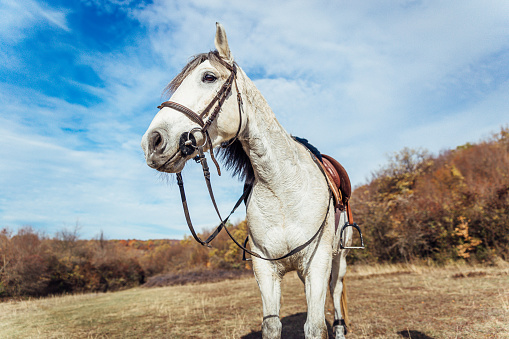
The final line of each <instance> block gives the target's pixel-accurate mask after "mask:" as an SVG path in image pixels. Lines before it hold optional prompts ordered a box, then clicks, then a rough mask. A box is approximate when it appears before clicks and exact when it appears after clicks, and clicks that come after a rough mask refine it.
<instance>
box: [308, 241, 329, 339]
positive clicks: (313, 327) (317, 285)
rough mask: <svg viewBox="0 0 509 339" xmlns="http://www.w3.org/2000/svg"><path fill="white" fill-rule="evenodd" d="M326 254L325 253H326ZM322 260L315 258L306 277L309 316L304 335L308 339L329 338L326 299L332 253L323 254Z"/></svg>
mask: <svg viewBox="0 0 509 339" xmlns="http://www.w3.org/2000/svg"><path fill="white" fill-rule="evenodd" d="M324 252H325V251H324ZM322 254H323V257H322V260H318V258H317V256H316V255H315V258H313V261H315V260H316V262H311V265H310V267H309V269H308V271H307V272H306V274H305V275H304V276H305V278H304V280H305V289H306V301H307V306H308V314H307V319H306V323H305V324H304V334H305V336H306V339H310V338H320V339H324V338H325V339H326V338H328V333H327V325H326V324H325V298H326V296H327V283H328V281H329V279H328V278H329V277H330V272H331V264H330V262H331V260H330V259H326V258H327V257H328V258H330V256H331V253H330V252H327V253H322Z"/></svg>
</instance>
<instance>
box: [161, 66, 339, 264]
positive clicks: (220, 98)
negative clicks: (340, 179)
mask: <svg viewBox="0 0 509 339" xmlns="http://www.w3.org/2000/svg"><path fill="white" fill-rule="evenodd" d="M219 61H220V63H221V64H222V65H223V66H225V67H226V68H227V69H228V70H230V72H231V73H230V76H229V77H228V79H227V80H226V81H225V83H224V84H223V86H222V87H221V89H220V90H219V91H218V92H217V94H216V96H215V97H214V98H213V99H212V101H211V102H210V103H209V104H208V105H207V107H206V108H205V109H204V110H203V111H202V112H201V113H200V114H197V113H196V112H194V111H193V110H191V109H189V108H187V107H186V106H184V105H182V104H179V103H177V102H173V101H165V102H163V103H162V104H161V105H159V106H158V107H157V108H159V109H162V108H164V107H168V108H172V109H174V110H177V111H179V112H180V113H183V114H184V115H186V116H187V117H188V118H189V119H191V120H192V121H193V122H195V123H197V124H198V125H199V126H200V127H194V128H192V129H191V130H190V131H189V132H184V133H183V134H182V135H181V136H180V141H179V148H180V152H181V153H182V155H184V156H189V155H191V154H193V153H194V152H195V151H196V150H197V151H198V155H197V156H196V157H195V158H194V160H195V161H196V162H199V163H201V166H202V169H203V176H204V178H205V183H206V185H207V189H208V191H209V195H210V199H211V200H212V204H213V205H214V209H215V210H216V213H217V216H218V217H219V220H220V221H221V223H220V224H219V226H218V227H217V228H216V229H215V231H214V232H213V233H212V234H211V235H210V236H209V237H208V238H207V239H206V240H202V239H201V238H200V237H199V236H198V234H197V233H196V231H195V230H194V227H193V223H192V221H191V215H190V213H189V208H188V205H187V199H186V192H185V189H184V180H183V179H182V173H181V172H178V173H177V183H178V186H179V191H180V197H181V200H182V208H183V209H184V215H185V217H186V222H187V226H188V227H189V230H190V231H191V234H192V235H193V238H194V239H195V240H196V241H197V242H198V243H200V244H201V245H203V246H207V247H211V246H210V245H209V243H210V242H211V241H212V240H214V238H215V237H216V236H217V235H218V234H219V233H220V232H221V230H222V229H223V228H224V229H225V230H226V233H227V234H228V236H229V237H230V238H231V239H232V241H233V242H234V243H235V244H236V245H237V246H238V247H239V248H240V249H242V250H243V251H244V253H243V260H248V259H246V253H249V254H250V255H252V256H254V257H256V258H259V259H263V260H267V261H277V260H283V259H285V258H288V257H289V256H291V255H294V254H296V253H298V252H300V251H302V250H303V249H304V248H306V247H307V246H308V245H309V244H311V243H312V242H313V241H314V240H315V238H316V237H317V236H318V235H319V234H320V233H321V232H322V230H323V228H324V226H325V224H326V223H327V217H328V215H329V210H330V201H331V199H332V192H331V190H330V188H329V200H328V205H327V212H326V213H325V216H324V219H323V221H322V224H321V225H320V227H319V228H318V230H317V231H316V233H315V234H314V235H313V236H312V237H311V238H310V239H309V240H308V241H306V242H305V243H304V244H302V245H300V246H298V247H296V248H294V249H293V250H291V251H290V252H288V253H287V254H285V255H283V256H281V257H278V258H265V257H263V256H261V255H260V254H258V253H256V252H253V251H251V250H249V249H247V248H246V246H247V242H248V240H249V238H246V240H245V241H244V245H241V244H240V243H239V242H238V241H237V240H236V239H235V238H234V237H233V235H232V234H231V233H230V231H229V230H228V228H227V227H226V222H227V221H228V219H229V218H230V216H231V215H232V214H233V213H234V212H235V211H236V210H237V208H238V207H239V206H240V205H241V203H242V201H244V200H245V199H246V198H247V197H248V196H249V194H250V193H251V190H250V189H245V190H244V192H243V194H242V196H241V197H240V198H239V200H237V202H236V203H235V206H234V207H233V209H232V210H231V212H230V214H229V215H228V216H227V217H226V219H224V220H223V218H222V217H221V213H220V212H219V208H218V207H217V203H216V199H215V198H214V192H213V190H212V185H211V182H210V169H209V167H208V164H207V159H206V158H205V153H204V150H203V147H204V146H205V144H207V146H208V148H209V151H210V157H211V159H212V161H213V162H214V164H215V165H216V168H217V171H218V174H219V175H221V170H220V168H219V164H218V163H217V160H216V159H215V157H214V152H213V148H212V141H211V138H210V135H209V133H208V129H209V127H210V125H211V124H212V122H214V120H215V119H216V118H217V116H218V114H219V112H220V111H221V107H222V105H223V103H224V102H225V100H226V98H227V97H228V96H229V95H230V93H231V91H232V86H233V83H235V89H236V91H237V104H238V109H239V127H238V129H237V133H236V134H235V136H234V137H233V138H232V139H230V140H229V141H225V142H223V143H222V144H221V147H223V148H226V147H229V146H230V145H231V144H233V142H234V141H235V140H236V139H237V138H238V136H239V133H240V130H241V128H242V111H243V110H242V104H243V103H242V97H241V94H240V91H239V87H238V85H237V66H236V64H235V63H233V64H232V65H230V64H228V63H226V62H224V61H223V60H219ZM214 106H215V108H214V110H213V112H212V113H211V114H210V116H209V117H208V119H207V120H206V121H204V118H205V117H206V116H207V115H208V114H209V112H210V111H211V110H212V108H213V107H214ZM194 132H199V133H201V134H202V136H203V137H204V140H203V143H202V144H201V145H197V142H196V138H195V137H194ZM310 155H311V157H312V159H313V161H315V163H317V166H318V167H319V168H320V170H321V171H322V173H323V175H324V176H326V174H325V172H324V170H323V168H322V167H321V166H320V165H319V164H318V160H317V159H316V157H315V156H314V155H313V154H312V153H310Z"/></svg>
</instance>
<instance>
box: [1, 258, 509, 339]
mask: <svg viewBox="0 0 509 339" xmlns="http://www.w3.org/2000/svg"><path fill="white" fill-rule="evenodd" d="M347 283H348V297H349V311H350V318H351V321H352V323H351V326H350V330H351V331H350V334H349V335H348V338H350V339H353V338H421V339H423V338H509V268H507V267H504V266H499V267H469V266H455V267H448V268H430V267H424V268H423V267H415V266H412V265H406V266H379V267H373V266H370V267H358V266H356V267H353V268H351V270H350V272H349V274H348V282H347ZM325 311H326V315H327V322H328V327H329V329H330V325H331V324H332V321H333V315H332V314H333V312H332V304H331V302H330V298H329V299H328V301H327V304H326V310H325ZM261 319H262V313H261V300H260V295H259V291H258V287H257V285H256V282H255V281H254V278H243V279H240V280H230V281H223V282H216V283H206V284H200V285H186V286H173V287H157V288H136V289H131V290H127V291H122V292H115V293H106V294H86V295H73V296H63V297H52V298H45V299H39V300H29V301H18V302H4V303H1V304H0V337H1V338H193V337H196V338H198V337H199V338H244V339H250V338H260V337H261V333H260V325H261ZM305 319H306V302H305V297H304V289H303V285H302V283H301V282H300V280H299V279H298V278H297V276H296V275H295V274H289V275H287V276H286V277H285V280H284V282H283V300H282V309H281V321H282V323H283V338H303V326H304V322H305Z"/></svg>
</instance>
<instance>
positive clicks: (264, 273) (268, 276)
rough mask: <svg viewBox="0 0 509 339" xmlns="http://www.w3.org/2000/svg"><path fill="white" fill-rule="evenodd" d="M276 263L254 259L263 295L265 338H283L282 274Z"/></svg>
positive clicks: (263, 334)
mask: <svg viewBox="0 0 509 339" xmlns="http://www.w3.org/2000/svg"><path fill="white" fill-rule="evenodd" d="M275 266H276V265H274V264H272V263H269V262H266V261H264V260H260V259H256V258H254V259H253V272H254V275H255V278H256V281H257V282H258V287H259V288H260V292H261V295H262V303H263V322H262V337H263V338H264V339H279V338H281V329H282V324H281V321H280V320H279V310H280V308H281V279H282V277H281V275H280V274H279V273H278V272H277V269H276V267H275Z"/></svg>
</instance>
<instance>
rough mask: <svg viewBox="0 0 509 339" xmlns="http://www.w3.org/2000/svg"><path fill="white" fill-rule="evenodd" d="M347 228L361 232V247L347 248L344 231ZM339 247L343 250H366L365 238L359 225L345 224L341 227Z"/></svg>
mask: <svg viewBox="0 0 509 339" xmlns="http://www.w3.org/2000/svg"><path fill="white" fill-rule="evenodd" d="M347 227H353V228H355V229H356V230H357V232H359V236H360V237H361V245H360V246H345V245H344V243H343V231H344V230H345V228H347ZM339 247H340V248H341V249H361V250H363V249H364V238H363V237H362V232H361V228H360V227H359V225H357V224H356V223H353V224H349V223H345V224H344V225H343V227H341V231H340V233H339Z"/></svg>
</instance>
